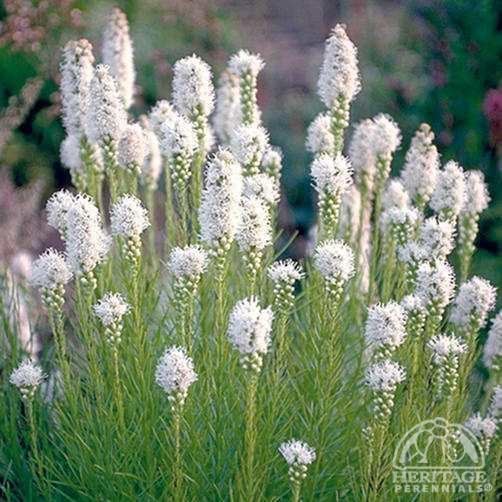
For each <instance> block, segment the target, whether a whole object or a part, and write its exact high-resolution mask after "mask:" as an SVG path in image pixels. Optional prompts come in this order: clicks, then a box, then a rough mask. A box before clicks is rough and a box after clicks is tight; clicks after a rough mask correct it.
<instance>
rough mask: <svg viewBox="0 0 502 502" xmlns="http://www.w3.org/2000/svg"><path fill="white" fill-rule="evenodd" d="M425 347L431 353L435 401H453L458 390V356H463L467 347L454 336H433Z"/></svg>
mask: <svg viewBox="0 0 502 502" xmlns="http://www.w3.org/2000/svg"><path fill="white" fill-rule="evenodd" d="M427 347H428V348H429V349H430V350H431V352H432V363H433V365H434V367H435V372H434V393H435V397H436V399H437V400H440V399H442V398H443V397H444V396H449V398H451V399H454V396H455V392H456V391H457V388H458V377H459V364H460V362H459V356H460V355H461V354H464V353H465V351H466V350H467V346H466V345H465V344H464V343H462V341H461V340H460V339H459V338H457V337H456V336H447V335H435V336H433V337H432V338H431V339H430V340H429V341H428V342H427Z"/></svg>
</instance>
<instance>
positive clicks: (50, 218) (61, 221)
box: [45, 190, 75, 235]
mask: <svg viewBox="0 0 502 502" xmlns="http://www.w3.org/2000/svg"><path fill="white" fill-rule="evenodd" d="M74 204H75V196H74V195H73V194H72V193H71V192H69V191H68V190H59V191H58V192H55V193H53V194H52V195H51V196H50V198H49V200H48V201H47V204H46V206H45V210H46V211H47V223H48V224H49V225H50V226H51V227H52V228H55V229H56V230H58V231H59V233H60V234H61V235H65V233H66V229H67V227H68V221H67V218H68V211H69V210H70V209H71V208H72V207H73V205H74Z"/></svg>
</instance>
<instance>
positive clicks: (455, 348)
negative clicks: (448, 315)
mask: <svg viewBox="0 0 502 502" xmlns="http://www.w3.org/2000/svg"><path fill="white" fill-rule="evenodd" d="M427 347H428V348H429V349H430V350H431V351H432V353H433V359H434V362H435V363H436V364H442V363H443V361H444V360H445V359H446V358H448V357H450V356H458V355H460V354H464V353H465V351H466V350H467V345H465V343H463V342H462V340H461V339H460V338H458V337H456V336H453V335H451V336H448V335H434V336H433V337H432V338H431V339H430V340H429V341H428V342H427Z"/></svg>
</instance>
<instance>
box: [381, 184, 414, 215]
mask: <svg viewBox="0 0 502 502" xmlns="http://www.w3.org/2000/svg"><path fill="white" fill-rule="evenodd" d="M410 206H411V204H410V196H409V195H408V192H407V191H406V189H405V188H404V186H403V184H402V183H401V181H399V180H398V179H395V178H394V179H391V180H389V182H388V183H387V186H386V187H385V192H384V197H383V200H382V207H383V209H391V208H399V209H404V208H409V207H410Z"/></svg>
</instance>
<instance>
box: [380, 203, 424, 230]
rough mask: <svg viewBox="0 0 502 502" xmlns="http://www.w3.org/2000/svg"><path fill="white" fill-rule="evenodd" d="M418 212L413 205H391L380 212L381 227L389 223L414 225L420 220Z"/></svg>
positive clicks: (385, 227)
mask: <svg viewBox="0 0 502 502" xmlns="http://www.w3.org/2000/svg"><path fill="white" fill-rule="evenodd" d="M420 217H421V215H420V212H419V211H418V210H417V209H416V208H414V207H406V206H404V207H396V206H391V207H390V208H388V209H386V210H385V211H383V212H382V215H381V217H380V222H381V225H382V228H383V229H387V228H388V227H389V226H390V225H404V224H406V225H409V226H410V227H412V226H414V225H415V224H416V223H417V222H419V221H420Z"/></svg>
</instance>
